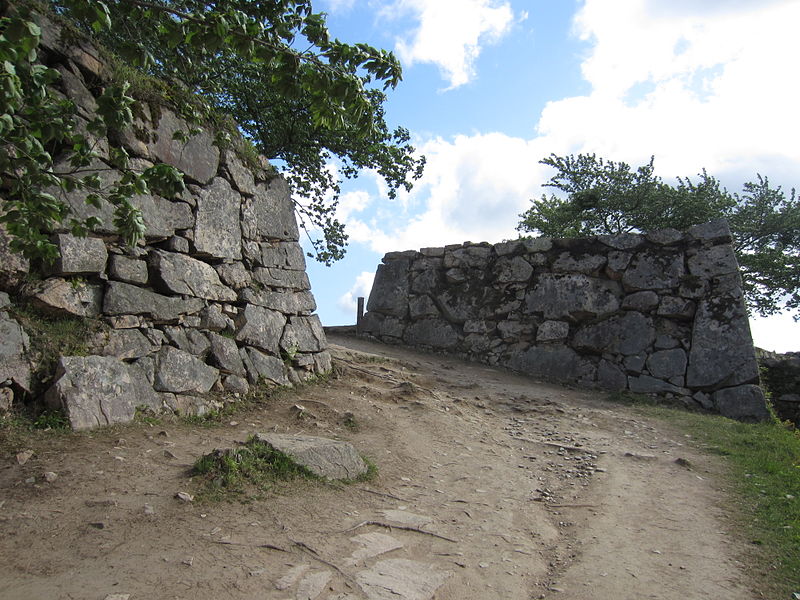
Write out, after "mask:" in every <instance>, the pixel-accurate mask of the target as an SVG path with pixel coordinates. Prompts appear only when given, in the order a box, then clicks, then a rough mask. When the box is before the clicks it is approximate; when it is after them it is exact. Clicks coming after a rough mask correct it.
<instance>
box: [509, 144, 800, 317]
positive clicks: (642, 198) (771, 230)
mask: <svg viewBox="0 0 800 600" xmlns="http://www.w3.org/2000/svg"><path fill="white" fill-rule="evenodd" d="M653 162H654V159H653V158H651V159H650V162H649V163H647V164H646V165H643V166H641V167H639V168H637V169H636V170H635V171H634V170H632V169H631V167H630V166H629V165H627V164H626V163H624V162H614V161H606V160H604V159H602V158H597V157H596V156H595V155H594V154H579V155H577V156H574V155H569V156H563V157H562V156H557V155H555V154H551V155H550V156H549V157H548V158H545V159H544V160H542V161H541V163H542V164H545V165H548V166H550V167H553V168H554V169H556V171H557V172H556V174H555V175H553V176H552V177H551V179H550V181H549V182H548V183H547V184H545V185H546V186H547V187H552V188H555V189H557V190H559V191H560V192H562V195H563V197H562V196H557V195H555V194H551V195H550V196H547V195H543V196H542V198H541V199H539V200H532V201H531V202H532V206H531V207H530V208H529V209H528V210H527V211H526V212H524V213H523V214H521V215H520V219H521V220H520V223H519V226H518V227H517V229H518V230H519V231H521V232H538V233H539V234H540V235H545V236H551V237H573V236H589V235H599V234H617V233H626V232H647V231H654V230H658V229H665V228H668V227H672V228H675V229H686V228H688V227H690V226H692V225H696V224H698V223H703V222H706V221H709V220H711V219H716V218H720V217H723V218H725V219H727V221H728V223H729V225H730V228H731V233H732V234H733V247H734V250H735V251H736V254H737V257H738V260H739V266H740V267H741V271H742V279H743V284H744V293H745V299H746V301H747V304H748V306H749V308H750V310H751V311H755V312H757V313H759V314H761V315H762V316H766V315H770V314H775V313H779V312H781V311H783V310H792V311H798V310H800V202H799V201H798V199H797V197H796V194H795V190H794V189H792V190H791V192H790V193H789V194H788V196H787V195H786V194H785V193H784V192H783V191H782V190H781V188H780V187H777V188H773V187H772V186H770V183H769V180H768V179H767V178H766V177H762V176H761V175H757V180H756V181H755V182H748V183H745V184H744V186H743V188H742V193H741V194H731V193H729V192H728V191H727V190H726V189H725V188H724V187H722V186H721V185H720V183H719V181H718V180H717V179H715V178H714V177H712V176H710V175H708V173H706V171H705V170H703V171H702V172H701V173H700V174H699V176H698V177H699V180H698V181H697V182H696V183H695V182H693V181H691V180H690V179H689V178H678V180H677V185H674V186H672V185H669V184H667V183H665V182H664V181H663V180H662V179H661V178H660V177H658V176H657V175H654V168H653ZM795 319H800V312H798V313H797V314H796V315H795Z"/></svg>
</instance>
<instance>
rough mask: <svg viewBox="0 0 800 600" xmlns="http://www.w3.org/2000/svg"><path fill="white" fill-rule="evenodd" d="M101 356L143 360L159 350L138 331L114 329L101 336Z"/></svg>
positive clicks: (98, 341)
mask: <svg viewBox="0 0 800 600" xmlns="http://www.w3.org/2000/svg"><path fill="white" fill-rule="evenodd" d="M96 343H97V345H98V346H99V352H98V353H99V354H101V355H103V356H113V357H116V358H119V359H130V358H141V357H142V356H147V355H148V354H150V353H152V352H154V351H155V350H157V348H156V347H155V346H153V344H152V343H151V342H150V340H148V339H147V338H146V337H145V336H144V334H142V332H141V331H139V330H138V329H112V330H111V331H108V332H106V333H101V334H99V339H98V340H97V342H96Z"/></svg>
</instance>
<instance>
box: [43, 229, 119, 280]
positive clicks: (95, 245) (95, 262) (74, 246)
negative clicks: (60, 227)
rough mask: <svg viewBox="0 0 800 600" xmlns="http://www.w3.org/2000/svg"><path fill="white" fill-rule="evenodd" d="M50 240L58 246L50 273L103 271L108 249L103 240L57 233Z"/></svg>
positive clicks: (74, 273) (76, 273)
mask: <svg viewBox="0 0 800 600" xmlns="http://www.w3.org/2000/svg"><path fill="white" fill-rule="evenodd" d="M52 241H53V243H54V244H55V245H56V247H57V248H58V253H59V257H58V258H57V259H56V261H55V262H54V263H53V265H52V266H51V267H50V269H49V270H50V272H51V273H54V274H57V275H79V274H88V273H98V274H99V273H105V270H106V261H107V260H108V251H107V250H106V245H105V244H104V243H103V240H100V239H98V238H90V237H86V238H79V237H75V236H73V235H69V234H66V233H57V234H55V235H54V236H53V239H52Z"/></svg>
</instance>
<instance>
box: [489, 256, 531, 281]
mask: <svg viewBox="0 0 800 600" xmlns="http://www.w3.org/2000/svg"><path fill="white" fill-rule="evenodd" d="M494 270H495V273H497V276H496V279H495V280H496V281H497V283H509V282H511V281H528V280H529V279H530V278H531V275H532V274H533V267H532V266H531V263H529V262H528V261H527V260H525V259H524V258H522V257H521V256H515V257H513V258H511V259H504V258H501V259H499V260H498V261H497V262H496V263H495V267H494Z"/></svg>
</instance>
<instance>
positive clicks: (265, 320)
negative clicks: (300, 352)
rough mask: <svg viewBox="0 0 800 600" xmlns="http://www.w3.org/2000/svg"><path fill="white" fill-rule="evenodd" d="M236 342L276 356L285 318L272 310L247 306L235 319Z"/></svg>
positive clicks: (251, 305)
mask: <svg viewBox="0 0 800 600" xmlns="http://www.w3.org/2000/svg"><path fill="white" fill-rule="evenodd" d="M235 323H236V340H237V341H238V342H241V343H243V344H247V345H248V346H255V347H256V348H261V349H263V350H266V351H267V352H269V353H270V354H274V355H277V354H278V348H279V343H280V341H281V336H282V335H283V328H284V325H286V317H285V316H283V314H281V313H279V312H276V311H274V310H269V309H266V308H263V307H261V306H255V305H253V304H249V305H247V306H245V308H244V310H243V311H241V312H240V313H239V314H238V315H237V316H236V319H235Z"/></svg>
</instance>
